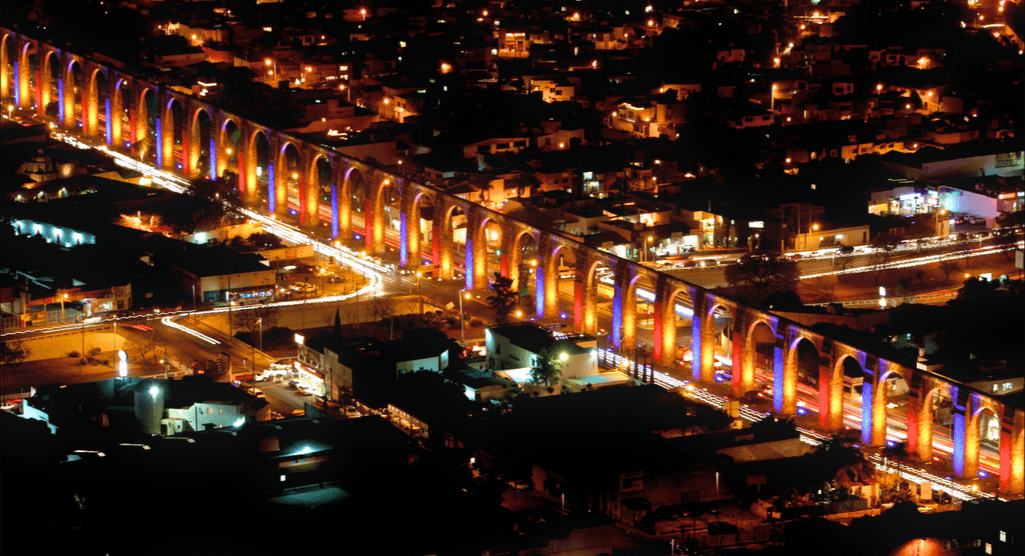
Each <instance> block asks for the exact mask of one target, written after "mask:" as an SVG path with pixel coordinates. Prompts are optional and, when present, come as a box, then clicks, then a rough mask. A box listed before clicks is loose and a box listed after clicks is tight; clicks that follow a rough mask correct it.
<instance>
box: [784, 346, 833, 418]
mask: <svg viewBox="0 0 1025 556" xmlns="http://www.w3.org/2000/svg"><path fill="white" fill-rule="evenodd" d="M791 330H792V331H794V330H795V329H794V328H791ZM821 352H822V345H821V344H820V343H818V342H816V339H815V338H812V337H809V336H807V335H805V334H800V333H798V334H795V335H794V337H793V338H792V339H791V340H790V342H789V344H788V346H787V350H786V359H785V361H784V364H783V387H782V388H776V390H775V392H773V394H774V400H773V401H774V407H776V408H777V411H780V412H781V413H782V414H783V415H793V414H795V413H798V414H804V411H802V408H800V407H799V406H798V404H797V392H798V389H799V388H800V387H801V384H803V385H805V387H808V386H810V387H811V388H813V389H816V390H817V389H818V386H819V377H820V368H819V360H820V358H821ZM775 382H776V385H777V386H778V385H779V382H780V381H779V378H778V377H777V379H776V381H775Z"/></svg>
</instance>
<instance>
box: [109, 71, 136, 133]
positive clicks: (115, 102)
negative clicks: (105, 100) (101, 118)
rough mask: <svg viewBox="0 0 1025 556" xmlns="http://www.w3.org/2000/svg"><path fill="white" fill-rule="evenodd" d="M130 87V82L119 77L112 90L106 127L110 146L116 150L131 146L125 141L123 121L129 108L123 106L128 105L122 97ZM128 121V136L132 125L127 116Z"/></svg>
mask: <svg viewBox="0 0 1025 556" xmlns="http://www.w3.org/2000/svg"><path fill="white" fill-rule="evenodd" d="M125 85H128V87H124V86H125ZM130 87H131V82H130V81H129V80H128V79H126V78H124V77H119V78H118V79H117V81H116V82H115V83H114V89H113V92H114V96H113V98H112V99H110V104H111V113H110V118H109V121H108V126H109V127H110V135H111V139H110V144H111V145H112V146H114V147H116V148H123V147H130V146H131V141H130V140H129V141H125V129H124V128H125V121H124V120H125V113H126V111H128V108H129V106H125V105H126V104H129V105H130V103H126V102H125V97H124V95H125V89H126V88H130ZM128 120H129V123H128V126H129V135H130V134H131V125H132V124H131V116H129V118H128ZM129 139H131V136H129Z"/></svg>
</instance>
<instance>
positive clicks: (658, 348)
mask: <svg viewBox="0 0 1025 556" xmlns="http://www.w3.org/2000/svg"><path fill="white" fill-rule="evenodd" d="M663 282H664V285H663V286H662V287H660V288H659V292H658V295H657V296H656V297H655V329H654V333H655V337H654V350H655V354H654V360H655V362H656V363H657V364H659V365H662V366H664V367H668V366H671V365H673V364H675V363H676V359H677V343H678V338H679V335H678V334H677V327H676V323H677V319H678V316H681V314H680V313H681V311H680V308H678V307H677V306H678V305H683V307H682V309H687V307H686V305H688V304H689V305H690V306H691V307H693V303H691V302H690V296H689V295H688V292H687V288H686V286H685V285H684V284H682V283H680V282H677V281H676V280H663ZM681 295H683V296H685V297H686V299H684V300H682V301H683V303H682V304H681V303H679V302H678V298H679V296H681ZM682 312H683V315H682V316H684V317H686V316H687V311H682ZM689 312H690V313H689V314H690V317H691V319H692V320H693V317H694V311H693V309H689Z"/></svg>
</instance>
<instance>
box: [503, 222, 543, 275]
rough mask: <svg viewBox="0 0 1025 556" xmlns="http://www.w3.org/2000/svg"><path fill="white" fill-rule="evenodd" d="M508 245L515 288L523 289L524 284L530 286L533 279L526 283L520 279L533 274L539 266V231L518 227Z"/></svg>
mask: <svg viewBox="0 0 1025 556" xmlns="http://www.w3.org/2000/svg"><path fill="white" fill-rule="evenodd" d="M528 241H529V244H530V247H529V248H528V247H527V243H528ZM508 245H509V258H508V272H509V277H510V278H512V281H513V289H522V287H523V286H524V285H526V286H527V287H528V288H529V287H530V284H531V280H527V283H526V284H521V283H520V280H521V279H527V278H528V277H529V276H531V275H532V274H533V273H534V272H535V271H534V269H535V268H536V267H537V255H538V246H539V245H538V233H537V232H533V231H531V230H530V229H529V228H526V227H523V228H517V229H516V231H514V232H513V233H512V234H510V235H509V242H508Z"/></svg>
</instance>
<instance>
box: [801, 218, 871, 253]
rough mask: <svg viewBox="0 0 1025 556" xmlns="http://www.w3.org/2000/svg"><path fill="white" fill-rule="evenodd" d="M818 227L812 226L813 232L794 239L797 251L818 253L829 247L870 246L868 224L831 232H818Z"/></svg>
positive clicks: (834, 229) (831, 230)
mask: <svg viewBox="0 0 1025 556" xmlns="http://www.w3.org/2000/svg"><path fill="white" fill-rule="evenodd" d="M817 227H818V225H817V224H815V225H813V226H812V230H811V231H809V232H806V233H803V234H797V235H796V237H795V238H794V245H795V247H794V249H796V250H797V251H817V250H819V249H823V248H827V247H840V246H848V247H853V246H855V245H866V244H868V238H869V230H868V224H866V225H864V226H850V227H847V228H833V229H829V230H825V229H823V230H818V229H815V228H817Z"/></svg>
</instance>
